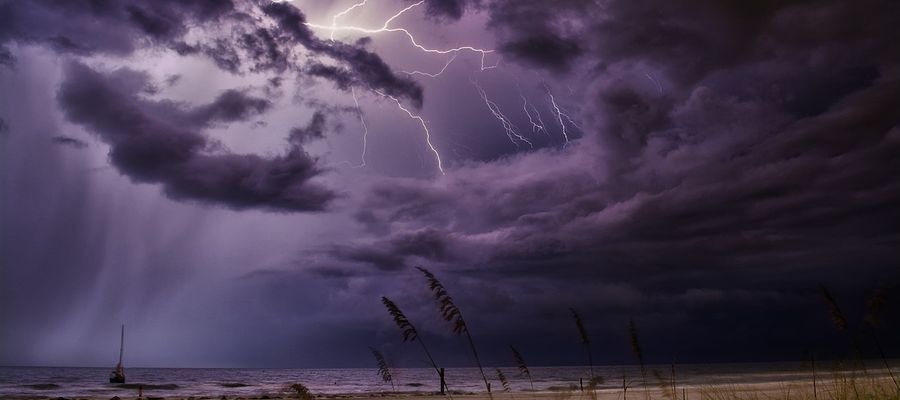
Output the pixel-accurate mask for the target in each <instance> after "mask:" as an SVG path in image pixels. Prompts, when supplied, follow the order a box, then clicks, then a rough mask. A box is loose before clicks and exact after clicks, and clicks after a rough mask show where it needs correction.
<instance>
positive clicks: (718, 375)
mask: <svg viewBox="0 0 900 400" xmlns="http://www.w3.org/2000/svg"><path fill="white" fill-rule="evenodd" d="M872 364H873V365H874V363H872ZM892 364H894V368H896V366H897V363H896V362H892ZM897 369H900V368H897ZM501 370H502V371H503V373H504V375H505V376H506V378H507V380H508V382H509V384H510V386H511V389H512V391H514V392H518V391H528V390H531V389H532V386H531V385H532V382H531V381H529V380H528V379H527V378H526V377H524V376H522V375H521V374H520V373H519V371H518V369H516V368H514V367H507V368H501ZM646 371H647V373H646V375H647V379H646V380H647V383H648V385H653V386H657V382H656V381H657V380H659V379H660V378H662V379H665V380H668V379H671V375H672V367H671V366H669V365H658V366H648V367H647V368H646ZM654 371H655V372H654ZM827 371H828V372H824V373H823V371H820V372H819V374H820V375H819V379H827V376H828V374H829V373H830V372H831V371H832V370H831V369H827ZM109 372H110V369H109V368H61V367H60V368H58V367H40V368H38V367H0V397H50V398H53V397H68V398H78V397H94V398H111V397H113V396H120V397H136V396H137V393H138V386H141V387H142V390H143V394H144V396H146V397H181V398H186V397H203V396H206V397H211V396H215V397H221V396H228V397H260V396H264V395H269V396H271V397H274V396H278V395H281V394H284V393H285V391H286V390H287V388H289V386H290V385H291V384H294V383H302V384H303V385H305V386H306V387H308V388H309V389H310V391H311V392H312V393H313V394H321V395H331V394H356V395H366V394H377V393H381V392H421V393H433V392H436V391H438V388H439V378H438V375H437V373H436V371H435V370H434V369H427V368H398V369H393V370H391V372H392V374H393V386H392V385H391V383H389V382H384V381H382V378H381V376H380V375H379V374H378V371H377V370H376V369H374V368H336V369H222V368H128V369H126V374H127V378H128V381H127V384H125V385H119V384H111V383H108V382H109ZM484 372H485V375H486V376H487V379H488V381H489V382H491V385H492V388H493V390H494V391H500V390H503V388H502V386H501V382H500V381H499V380H498V378H497V372H496V369H495V368H489V369H485V371H484ZM530 372H531V375H532V378H533V384H534V390H537V391H565V390H578V389H579V388H580V385H582V384H584V385H587V384H588V383H587V382H588V378H589V377H590V374H591V372H590V369H589V368H588V367H532V368H531V369H530ZM881 372H884V371H881ZM593 373H594V375H595V376H599V377H602V378H604V380H605V381H604V383H602V384H601V385H600V386H599V388H601V389H614V388H621V387H622V380H623V378H624V379H625V380H626V382H627V383H628V384H629V386H630V387H631V388H635V387H639V386H640V384H641V382H642V381H643V379H642V378H641V374H640V368H638V367H637V366H595V367H594V368H593ZM869 373H870V374H871V373H877V372H876V371H874V370H870V371H869ZM445 377H446V381H447V386H448V387H449V388H450V389H451V390H452V391H454V392H484V391H485V390H484V381H483V379H482V376H481V374H480V372H479V371H478V369H477V368H447V369H446V372H445ZM811 377H812V371H811V369H810V368H809V366H808V365H803V364H802V363H758V364H757V363H746V364H691V365H678V366H676V367H675V380H676V382H677V385H678V386H679V387H684V386H688V387H691V386H701V385H716V384H726V385H727V384H734V385H741V384H752V383H767V382H792V381H799V380H809V379H811Z"/></svg>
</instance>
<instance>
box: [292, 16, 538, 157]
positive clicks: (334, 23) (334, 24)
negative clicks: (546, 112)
mask: <svg viewBox="0 0 900 400" xmlns="http://www.w3.org/2000/svg"><path fill="white" fill-rule="evenodd" d="M367 2H368V0H360V1H358V2H357V3H355V4H353V5H351V6H350V7H348V8H347V9H345V10H343V11H340V12H338V13H337V14H335V15H334V16H332V18H331V25H323V24H315V23H310V22H306V23H305V25H306V26H308V27H310V28H313V29H321V30H327V31H328V32H329V38H330V39H331V40H332V41H333V40H335V33H336V32H339V31H345V32H357V33H362V34H367V35H372V34H378V33H386V32H399V33H402V34H403V35H405V36H406V37H407V39H409V42H410V43H411V44H412V46H413V47H415V48H416V49H418V50H420V51H422V52H424V53H429V54H442V55H443V54H450V55H451V57H450V58H449V59H448V60H447V62H446V64H444V66H443V67H442V68H441V69H440V71H438V72H436V73H430V72H423V71H408V72H407V71H404V72H405V73H406V74H409V75H421V76H427V77H431V78H434V77H438V76H440V75H441V74H443V73H444V72H445V71H446V70H447V68H448V67H449V66H450V64H452V63H453V61H454V60H456V58H457V56H459V54H460V53H461V52H463V51H469V52H473V53H478V54H480V56H481V71H484V70H488V69H492V68H497V67H498V66H499V65H500V62H499V61H497V63H495V64H494V65H487V64H486V58H487V55H488V54H490V53H494V50H488V49H481V48H476V47H473V46H459V47H455V48H450V49H436V48H428V47H425V46H423V45H422V44H420V43H419V41H418V40H416V37H415V36H414V35H413V34H412V33H411V32H410V31H409V30H407V29H405V28H400V27H392V26H391V24H392V23H393V22H394V21H395V20H396V19H397V18H400V17H401V16H402V15H404V14H405V13H407V12H408V11H410V10H412V9H414V8H416V7H419V6H421V5H422V4H423V3H425V1H424V0H422V1H419V2H416V3H413V4H411V5H409V6H407V7H405V8H403V9H401V10H400V11H398V12H397V13H395V14H394V15H392V16H390V17H389V18H387V19H386V20H385V21H384V23H383V24H382V25H381V27H379V28H367V27H360V26H355V25H338V20H339V19H340V18H341V17H343V16H345V15H347V14H348V13H350V12H352V11H353V10H356V9H358V8H360V7H363V6H365V5H366V3H367ZM476 86H477V84H476ZM478 89H479V92H480V93H481V96H482V98H483V99H484V100H485V104H487V105H488V109H489V110H491V113H492V114H493V115H494V116H495V117H497V119H498V120H500V121H501V124H502V125H503V126H504V129H505V130H506V133H507V136H509V138H510V140H511V141H512V142H513V144H515V145H516V146H517V147H518V143H517V140H518V141H521V142H524V143H527V144H528V145H529V146H531V147H534V146H533V145H532V143H531V142H530V141H529V140H528V139H526V138H524V137H523V136H521V135H519V134H518V132H517V130H516V128H515V126H514V125H513V124H512V123H511V122H510V121H509V119H507V118H506V116H504V115H503V113H502V112H501V111H500V108H499V107H498V106H497V105H496V103H494V102H493V101H491V100H490V99H488V97H487V94H486V93H485V92H484V90H482V89H481V87H478ZM372 91H373V92H374V93H376V94H378V95H379V96H381V97H383V98H387V99H391V100H393V102H394V103H395V104H396V105H397V108H399V109H400V110H401V111H403V112H404V113H406V115H407V116H409V117H410V118H411V119H414V120H416V121H418V122H419V124H420V125H421V126H422V130H423V131H424V133H425V142H426V143H427V144H428V148H429V149H430V150H431V152H432V153H434V157H435V159H436V160H437V168H438V170H439V171H440V172H441V174H444V167H443V161H442V160H441V154H440V153H439V152H438V150H437V149H436V148H435V146H434V144H433V143H432V141H431V132H430V131H429V130H428V124H427V123H426V122H425V120H424V119H423V118H422V117H421V116H419V115H416V114H413V113H412V111H410V110H409V109H407V108H406V107H404V106H403V104H402V103H401V102H400V100H399V99H397V98H396V97H394V96H391V95H388V94H386V93H383V92H380V91H377V90H372ZM351 94H352V96H353V101H354V103H355V104H356V108H357V112H358V113H359V119H360V122H361V123H362V126H363V151H362V155H361V163H360V165H359V166H365V164H366V146H367V142H366V141H367V136H368V127H367V126H366V122H365V119H364V118H363V114H362V110H361V109H360V106H359V100H358V99H357V97H356V92H355V91H353V90H352V89H351ZM532 109H533V110H534V111H535V113H537V109H535V108H534V107H532ZM526 113H528V110H527V107H526ZM537 118H538V121H540V114H539V113H537ZM529 119H531V114H530V113H529ZM532 124H533V125H534V124H535V123H534V122H532ZM540 126H541V127H542V128H541V129H542V130H543V122H540ZM545 132H546V131H545Z"/></svg>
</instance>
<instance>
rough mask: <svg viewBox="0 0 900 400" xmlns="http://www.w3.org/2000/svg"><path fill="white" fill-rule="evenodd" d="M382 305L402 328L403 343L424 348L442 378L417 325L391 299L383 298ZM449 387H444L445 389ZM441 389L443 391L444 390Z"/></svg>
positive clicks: (448, 389)
mask: <svg viewBox="0 0 900 400" xmlns="http://www.w3.org/2000/svg"><path fill="white" fill-rule="evenodd" d="M381 303H382V304H384V307H385V308H387V310H388V314H390V315H391V317H392V318H393V319H394V323H395V324H397V327H398V328H400V331H401V332H402V333H403V342H419V345H421V346H422V351H424V352H425V356H426V357H428V361H429V362H431V366H432V367H433V368H434V372H436V373H437V374H438V376H439V377H440V376H441V369H440V368H439V367H438V366H437V363H436V362H434V357H432V356H431V352H430V351H428V346H426V345H425V342H424V341H423V340H422V338H421V337H419V331H418V330H417V329H416V327H415V325H413V323H412V322H410V320H409V318H406V315H405V314H403V311H401V310H400V307H397V304H396V303H394V302H393V301H392V300H391V299H389V298H387V297H384V296H382V297H381ZM446 387H447V386H446V385H444V388H446ZM444 388H441V391H443V390H444ZM449 393H450V388H447V394H448V395H449Z"/></svg>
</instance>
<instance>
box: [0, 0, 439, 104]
mask: <svg viewBox="0 0 900 400" xmlns="http://www.w3.org/2000/svg"><path fill="white" fill-rule="evenodd" d="M240 4H241V5H242V6H243V7H240V8H241V10H240V11H238V10H237V8H238V7H236V4H235V3H234V2H232V1H210V0H192V1H184V2H182V1H170V0H165V1H159V2H140V1H114V2H110V1H101V0H78V1H71V2H58V1H50V0H47V1H37V2H30V3H28V4H26V3H23V2H16V1H3V2H0V21H2V22H4V23H3V24H2V27H0V45H2V44H6V43H8V42H11V41H17V42H21V43H36V44H42V45H46V46H47V47H49V48H51V49H53V50H55V51H57V52H61V53H71V54H75V55H91V54H97V53H103V54H114V55H123V56H124V55H130V54H132V53H134V52H135V51H136V50H138V49H141V48H144V47H154V46H156V47H162V48H170V49H172V50H174V51H176V52H177V53H178V54H180V55H202V56H205V57H208V58H209V59H211V60H212V61H213V62H214V63H215V64H216V65H217V66H218V67H219V68H222V69H223V70H225V71H228V72H231V73H235V74H239V73H242V72H243V71H250V72H264V71H271V72H275V73H279V74H280V73H285V72H286V71H288V70H295V71H296V72H301V73H303V71H302V68H300V67H295V66H300V65H303V64H305V63H306V62H307V61H308V60H307V58H309V56H310V55H312V56H324V57H328V58H331V59H333V60H335V61H337V62H338V63H339V64H340V65H342V66H343V67H344V68H343V69H342V70H343V71H345V73H346V74H348V75H349V76H350V77H351V78H350V80H351V81H352V83H353V84H354V85H360V86H364V87H367V88H371V89H376V90H380V91H383V92H384V93H386V94H389V95H391V96H394V97H399V98H407V99H409V100H410V101H411V102H412V103H413V104H414V105H416V107H421V105H422V101H423V94H422V89H421V87H419V85H418V84H416V83H415V82H414V81H413V80H411V79H409V78H408V77H406V76H401V75H398V74H395V73H394V72H393V71H392V70H391V68H390V67H389V66H388V65H387V63H385V62H384V60H382V59H381V57H380V56H378V55H377V54H375V53H373V52H370V51H368V50H366V49H365V48H363V47H362V46H363V45H364V44H365V43H360V44H359V45H351V44H345V43H340V42H331V41H323V40H320V39H319V38H317V37H316V36H315V35H314V34H313V33H312V32H311V31H310V30H309V29H308V28H307V27H306V25H304V23H305V22H306V17H305V16H304V14H303V13H302V11H300V9H298V8H297V7H295V6H294V5H292V4H290V3H284V2H281V3H265V4H261V5H260V4H256V3H254V2H250V1H246V2H241V3H240ZM248 12H249V13H250V14H248ZM255 12H260V13H262V14H263V15H264V16H267V17H269V18H271V19H273V20H274V22H275V26H274V27H272V28H271V29H270V28H268V27H265V26H263V24H262V23H261V22H260V21H259V18H257V17H256V16H254V15H252V14H253V13H255ZM193 26H198V27H200V28H204V29H205V30H204V31H203V34H202V35H200V36H199V37H197V38H192V39H190V40H188V38H187V34H188V30H189V28H190V27H193ZM206 28H209V29H206ZM111 31H114V32H116V34H115V35H110V34H109V32H111ZM0 49H3V50H2V51H0V62H2V63H3V64H6V65H8V64H11V63H12V62H13V58H12V55H11V53H10V52H9V51H7V50H6V49H5V47H2V48H0ZM302 50H305V51H306V52H307V53H306V54H303V52H302ZM298 68H299V69H298ZM315 76H319V77H322V78H326V79H329V78H331V77H332V76H331V75H328V74H316V75H315ZM336 77H337V78H341V79H343V78H344V76H343V75H342V76H336ZM337 83H338V86H339V87H341V88H347V87H348V86H347V85H346V84H345V82H344V81H339V82H337Z"/></svg>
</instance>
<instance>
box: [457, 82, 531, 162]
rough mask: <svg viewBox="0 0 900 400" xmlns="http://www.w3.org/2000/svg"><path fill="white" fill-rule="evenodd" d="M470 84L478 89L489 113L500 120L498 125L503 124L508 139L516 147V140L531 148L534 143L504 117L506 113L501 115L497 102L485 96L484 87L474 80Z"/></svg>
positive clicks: (517, 144)
mask: <svg viewBox="0 0 900 400" xmlns="http://www.w3.org/2000/svg"><path fill="white" fill-rule="evenodd" d="M472 84H473V85H475V88H476V89H478V93H479V94H480V95H481V99H482V100H484V104H485V105H486V106H487V108H488V110H490V112H491V114H493V115H494V118H497V120H498V121H500V125H501V126H503V130H504V131H506V137H508V138H509V141H510V142H512V144H514V145H515V146H516V147H519V143H517V142H516V140H519V141H522V142H524V143H527V144H528V145H529V146H531V148H534V145H533V144H532V143H531V141H529V140H528V139H526V138H525V137H524V136H522V135H520V134H519V132H518V129H516V126H515V125H514V124H513V123H512V121H510V120H509V118H506V115H503V111H500V106H498V105H497V103H494V102H493V101H491V99H489V98H488V97H487V93H485V91H484V89H483V88H482V87H481V85H479V84H478V82H476V81H472Z"/></svg>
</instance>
